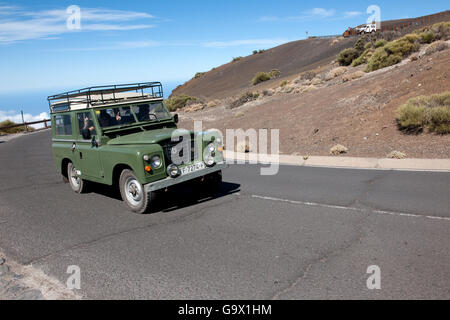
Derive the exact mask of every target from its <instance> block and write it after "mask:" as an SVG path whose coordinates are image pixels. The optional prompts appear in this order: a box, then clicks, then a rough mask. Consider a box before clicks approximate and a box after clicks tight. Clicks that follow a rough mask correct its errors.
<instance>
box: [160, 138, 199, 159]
mask: <svg viewBox="0 0 450 320" xmlns="http://www.w3.org/2000/svg"><path fill="white" fill-rule="evenodd" d="M180 138H181V139H180V141H171V140H169V141H166V142H164V143H162V144H161V146H162V148H163V151H164V157H165V159H166V165H167V166H168V165H170V164H172V163H173V160H172V159H173V157H174V156H175V155H177V154H178V157H179V158H183V156H184V152H185V150H184V149H183V147H184V144H183V143H182V142H183V137H180ZM190 140H191V141H190V157H189V159H188V161H187V162H185V161H183V163H177V164H178V165H183V164H188V163H190V162H192V161H194V160H195V140H194V139H190ZM178 148H179V149H180V150H177V149H178Z"/></svg>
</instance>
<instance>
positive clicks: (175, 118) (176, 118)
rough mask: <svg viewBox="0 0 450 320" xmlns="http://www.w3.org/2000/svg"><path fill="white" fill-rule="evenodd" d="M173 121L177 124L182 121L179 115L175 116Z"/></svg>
mask: <svg viewBox="0 0 450 320" xmlns="http://www.w3.org/2000/svg"><path fill="white" fill-rule="evenodd" d="M173 121H174V122H175V123H178V121H180V119H179V118H178V113H176V114H175V115H174V116H173Z"/></svg>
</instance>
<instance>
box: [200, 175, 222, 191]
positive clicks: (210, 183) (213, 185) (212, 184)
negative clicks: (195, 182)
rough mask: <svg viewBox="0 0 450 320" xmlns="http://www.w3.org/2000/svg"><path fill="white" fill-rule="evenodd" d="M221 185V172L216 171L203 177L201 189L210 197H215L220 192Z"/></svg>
mask: <svg viewBox="0 0 450 320" xmlns="http://www.w3.org/2000/svg"><path fill="white" fill-rule="evenodd" d="M221 185H222V171H217V172H214V173H211V174H209V175H207V176H205V181H204V182H203V185H202V189H203V190H204V191H205V192H206V193H208V194H211V195H215V194H217V193H218V192H219V191H220V186H221Z"/></svg>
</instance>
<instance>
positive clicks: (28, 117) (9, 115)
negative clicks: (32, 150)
mask: <svg viewBox="0 0 450 320" xmlns="http://www.w3.org/2000/svg"><path fill="white" fill-rule="evenodd" d="M23 118H24V119H25V122H34V121H41V120H46V119H50V116H49V115H48V113H47V112H42V113H41V114H38V115H32V114H29V113H24V114H23ZM5 120H10V121H12V122H15V123H22V115H21V114H20V113H18V112H17V111H12V110H10V111H3V110H0V122H2V121H5ZM32 127H33V128H35V129H39V128H42V127H44V124H37V125H32Z"/></svg>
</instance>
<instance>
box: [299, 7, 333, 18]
mask: <svg viewBox="0 0 450 320" xmlns="http://www.w3.org/2000/svg"><path fill="white" fill-rule="evenodd" d="M304 14H305V15H306V16H307V17H319V18H329V17H332V16H334V15H335V14H336V10H334V9H328V10H327V9H324V8H313V9H311V10H308V11H305V12H304Z"/></svg>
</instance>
